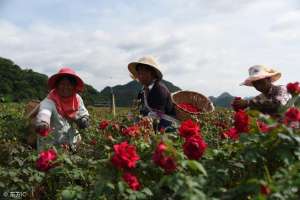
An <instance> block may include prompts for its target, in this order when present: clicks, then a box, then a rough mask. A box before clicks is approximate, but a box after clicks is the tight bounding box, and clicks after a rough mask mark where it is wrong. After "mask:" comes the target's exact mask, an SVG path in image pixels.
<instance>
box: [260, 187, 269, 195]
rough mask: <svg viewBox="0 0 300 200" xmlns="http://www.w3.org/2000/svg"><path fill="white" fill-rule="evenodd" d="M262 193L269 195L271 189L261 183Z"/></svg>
mask: <svg viewBox="0 0 300 200" xmlns="http://www.w3.org/2000/svg"><path fill="white" fill-rule="evenodd" d="M260 193H261V194H263V195H265V196H267V195H269V194H271V189H270V188H269V187H268V186H266V185H261V186H260Z"/></svg>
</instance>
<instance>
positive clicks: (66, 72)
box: [48, 67, 84, 92]
mask: <svg viewBox="0 0 300 200" xmlns="http://www.w3.org/2000/svg"><path fill="white" fill-rule="evenodd" d="M63 76H71V77H74V78H75V80H76V84H77V85H76V90H77V91H78V92H82V91H83V87H84V83H83V81H82V79H81V78H80V77H79V76H78V75H77V74H76V73H75V71H74V70H73V69H71V68H69V67H63V68H61V69H60V70H59V71H58V73H56V74H54V75H52V76H51V77H50V78H49V79H48V87H49V88H50V89H54V88H55V87H56V81H57V80H58V79H59V78H61V77H63Z"/></svg>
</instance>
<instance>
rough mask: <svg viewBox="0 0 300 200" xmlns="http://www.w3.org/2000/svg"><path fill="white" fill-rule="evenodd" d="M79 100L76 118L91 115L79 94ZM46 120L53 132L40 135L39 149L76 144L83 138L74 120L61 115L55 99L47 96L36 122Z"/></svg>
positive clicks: (41, 105)
mask: <svg viewBox="0 0 300 200" xmlns="http://www.w3.org/2000/svg"><path fill="white" fill-rule="evenodd" d="M77 98H78V100H79V109H78V111H77V112H76V115H75V120H77V119H79V118H81V117H83V116H89V113H88V110H87V109H86V107H85V106H84V103H83V100H82V98H81V97H80V95H78V94H77ZM41 122H46V123H47V124H49V125H50V129H51V132H50V134H49V135H48V136H46V137H41V136H39V135H38V141H37V148H38V151H40V150H42V149H43V148H45V146H46V145H48V144H49V145H60V144H69V145H75V144H76V143H77V142H78V141H80V140H81V136H80V134H79V132H78V131H77V130H76V127H75V124H74V121H70V120H68V119H66V118H64V117H63V116H61V115H60V114H59V113H58V112H57V109H56V106H55V103H54V101H52V100H51V99H48V98H45V99H44V100H43V101H42V102H41V103H40V107H39V112H38V114H37V117H36V123H37V124H38V123H41Z"/></svg>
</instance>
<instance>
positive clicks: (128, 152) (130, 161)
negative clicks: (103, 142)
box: [111, 141, 140, 168]
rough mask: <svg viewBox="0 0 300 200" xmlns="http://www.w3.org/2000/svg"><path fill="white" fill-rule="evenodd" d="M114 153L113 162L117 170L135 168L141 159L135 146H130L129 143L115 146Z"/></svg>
mask: <svg viewBox="0 0 300 200" xmlns="http://www.w3.org/2000/svg"><path fill="white" fill-rule="evenodd" d="M114 153H115V154H114V156H113V157H112V159H111V162H112V163H113V164H114V165H115V166H116V167H117V168H135V166H136V162H137V161H138V160H139V159H140V157H139V155H138V154H137V153H136V148H135V146H134V145H130V144H128V143H127V141H126V142H122V143H120V144H115V145H114Z"/></svg>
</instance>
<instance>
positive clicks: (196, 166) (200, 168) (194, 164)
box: [187, 160, 207, 176]
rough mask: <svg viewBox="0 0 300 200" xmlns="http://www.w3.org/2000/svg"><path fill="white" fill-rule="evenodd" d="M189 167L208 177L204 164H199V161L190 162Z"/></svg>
mask: <svg viewBox="0 0 300 200" xmlns="http://www.w3.org/2000/svg"><path fill="white" fill-rule="evenodd" d="M187 165H188V167H189V168H190V169H192V170H193V171H195V172H201V173H202V174H203V175H205V176H207V172H206V170H205V169H204V167H203V166H202V164H201V163H199V162H198V161H196V160H189V161H188V162H187Z"/></svg>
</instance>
